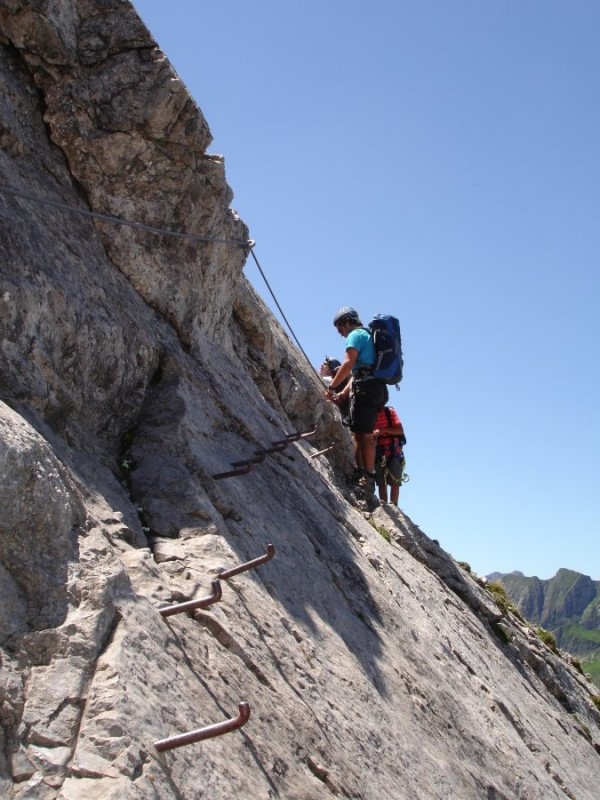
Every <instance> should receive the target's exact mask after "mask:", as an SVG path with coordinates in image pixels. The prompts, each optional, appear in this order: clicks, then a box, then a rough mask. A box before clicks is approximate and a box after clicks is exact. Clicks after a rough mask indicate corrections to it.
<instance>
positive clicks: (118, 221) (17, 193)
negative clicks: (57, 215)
mask: <svg viewBox="0 0 600 800" xmlns="http://www.w3.org/2000/svg"><path fill="white" fill-rule="evenodd" d="M0 193H2V194H7V195H12V196H13V197H18V198H19V199H21V200H27V201H30V202H32V203H37V204H38V205H45V206H49V207H51V208H56V209H59V210H61V211H66V212H68V213H71V214H78V215H79V216H82V217H87V218H88V219H97V220H99V221H100V222H109V223H112V224H115V225H125V226H127V227H129V228H134V229H136V230H141V231H146V232H148V233H155V234H157V235H161V236H173V237H176V238H178V239H187V240H191V241H195V242H203V243H206V244H226V245H232V246H234V247H242V248H244V249H248V250H249V251H250V254H251V255H252V258H253V259H254V262H255V264H256V266H257V268H258V271H259V272H260V275H261V277H262V279H263V281H264V282H265V285H266V287H267V289H268V290H269V293H270V295H271V297H272V298H273V301H274V303H275V305H276V306H277V309H278V310H279V313H280V314H281V317H282V319H283V320H284V322H285V324H286V325H287V327H288V329H289V331H290V333H291V335H292V338H293V339H294V341H295V342H296V344H297V345H298V348H299V349H300V352H301V353H302V355H303V356H304V358H305V359H306V360H307V362H308V363H309V365H310V367H311V369H312V370H313V372H314V373H315V375H316V376H317V378H318V379H319V381H320V380H321V377H320V375H319V373H318V372H317V370H316V369H315V367H314V366H313V363H312V362H311V360H310V358H309V357H308V356H307V354H306V352H305V350H304V348H303V347H302V345H301V344H300V341H299V339H298V337H297V336H296V334H295V332H294V329H293V328H292V326H291V325H290V323H289V320H288V318H287V317H286V315H285V313H284V311H283V309H282V307H281V305H280V303H279V301H278V300H277V297H276V296H275V293H274V292H273V289H272V288H271V285H270V283H269V281H268V280H267V276H266V275H265V272H264V270H263V268H262V267H261V265H260V263H259V261H258V259H257V257H256V254H255V253H254V250H253V249H252V248H253V247H254V241H253V240H252V239H247V240H245V241H243V242H242V241H239V240H236V239H222V238H218V237H215V238H211V237H209V236H200V235H199V234H196V233H185V232H182V231H176V230H173V229H172V228H163V227H160V226H157V225H148V224H147V223H145V222H137V221H135V220H126V219H123V218H122V217H116V216H113V215H111V214H101V213H99V212H97V211H90V210H88V209H85V208H77V207H76V206H71V205H68V204H67V203H61V202H59V201H58V200H50V199H48V198H44V197H39V196H37V195H33V194H29V192H23V191H21V190H19V189H14V188H13V187H11V186H5V185H3V184H0Z"/></svg>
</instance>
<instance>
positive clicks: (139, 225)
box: [0, 184, 254, 248]
mask: <svg viewBox="0 0 600 800" xmlns="http://www.w3.org/2000/svg"><path fill="white" fill-rule="evenodd" d="M0 192H1V193H3V194H10V195H13V196H14V197H19V198H21V200H30V201H31V202H32V203H39V204H40V205H45V206H51V207H52V208H58V209H60V210H61V211H68V212H69V213H71V214H79V215H80V216H82V217H88V218H91V219H97V220H100V221H101V222H112V223H113V224H115V225H126V226H127V227H129V228H135V229H136V230H140V231H147V232H148V233H156V234H159V235H165V236H175V237H177V238H179V239H191V240H192V241H194V242H205V243H208V244H230V245H233V246H235V247H244V248H247V247H252V245H253V244H254V242H253V241H252V239H247V240H246V241H245V242H240V241H237V240H235V239H219V238H211V237H209V236H199V235H198V234H197V233H183V232H182V231H175V230H173V229H172V228H161V227H159V226H157V225H147V224H146V223H145V222H132V221H130V220H127V219H122V218H121V217H114V216H112V215H111V214H99V213H98V212H97V211H88V210H87V209H85V208H76V207H75V206H70V205H67V204H66V203H59V202H58V201H57V200H48V199H46V198H43V197H36V196H35V195H32V194H28V193H27V192H21V191H19V190H18V189H13V188H12V187H10V186H3V185H2V184H0Z"/></svg>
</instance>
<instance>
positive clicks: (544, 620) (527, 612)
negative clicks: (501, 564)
mask: <svg viewBox="0 0 600 800" xmlns="http://www.w3.org/2000/svg"><path fill="white" fill-rule="evenodd" d="M488 578H489V579H491V580H499V581H501V582H502V584H503V585H504V587H505V589H506V593H507V595H508V597H509V598H510V600H511V601H512V602H513V603H514V604H515V605H516V606H517V607H518V609H519V611H520V612H521V613H522V614H523V616H524V617H525V618H526V619H528V620H529V621H530V622H531V623H533V624H535V625H539V626H540V627H541V628H545V629H546V630H549V631H551V632H552V633H553V634H554V637H555V639H556V643H557V645H558V647H560V648H561V649H562V650H567V651H568V652H569V653H571V654H572V655H574V656H576V658H577V659H578V660H579V661H580V662H581V666H582V667H583V670H584V671H585V672H586V673H588V674H589V675H591V677H592V680H593V681H594V683H595V684H596V685H597V686H599V687H600V581H593V580H592V579H591V578H590V577H589V576H588V575H582V574H581V573H579V572H574V571H573V570H569V569H559V570H558V572H557V573H556V575H555V576H554V577H553V578H550V579H549V580H540V579H539V578H537V577H535V576H533V577H527V576H525V575H523V574H522V573H521V572H510V573H507V574H503V573H494V574H493V575H489V576H488Z"/></svg>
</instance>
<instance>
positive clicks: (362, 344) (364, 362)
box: [346, 328, 375, 372]
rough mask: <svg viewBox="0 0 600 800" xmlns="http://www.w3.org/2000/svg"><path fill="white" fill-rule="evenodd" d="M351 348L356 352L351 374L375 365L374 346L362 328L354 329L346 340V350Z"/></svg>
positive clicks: (368, 334) (371, 339) (369, 336)
mask: <svg viewBox="0 0 600 800" xmlns="http://www.w3.org/2000/svg"><path fill="white" fill-rule="evenodd" d="M349 347H353V348H354V349H355V350H358V355H357V356H356V363H355V364H354V367H353V369H352V372H357V371H358V370H360V369H365V367H371V366H373V364H374V363H375V345H374V344H373V338H372V337H371V334H370V333H369V332H368V331H366V330H365V329H364V328H355V329H354V330H353V331H352V332H351V333H350V334H349V335H348V338H347V339H346V350H347V349H348V348H349Z"/></svg>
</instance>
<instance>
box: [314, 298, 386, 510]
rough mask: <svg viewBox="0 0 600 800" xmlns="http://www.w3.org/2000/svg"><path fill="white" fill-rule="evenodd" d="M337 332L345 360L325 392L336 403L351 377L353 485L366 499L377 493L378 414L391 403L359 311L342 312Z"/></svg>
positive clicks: (336, 320) (335, 321)
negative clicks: (337, 392)
mask: <svg viewBox="0 0 600 800" xmlns="http://www.w3.org/2000/svg"><path fill="white" fill-rule="evenodd" d="M333 324H334V326H335V328H336V330H337V332H338V333H339V334H340V335H341V336H344V337H345V338H346V356H345V358H344V361H343V362H342V365H341V367H340V368H339V369H338V371H337V372H336V374H335V376H334V378H333V380H332V381H331V383H330V385H329V388H328V389H327V392H326V395H325V396H326V397H327V399H328V400H330V401H333V395H334V392H335V390H336V389H337V388H338V386H340V385H341V384H342V383H343V381H345V380H346V379H347V378H348V377H352V380H351V381H350V383H349V384H348V385H347V386H346V388H345V389H344V390H343V391H342V392H341V395H342V396H344V394H346V393H347V394H348V396H349V399H350V415H349V427H350V431H351V432H352V438H353V440H354V457H355V461H356V464H355V469H354V474H353V476H352V479H353V482H354V483H356V484H357V485H358V487H359V488H361V489H362V490H363V491H364V492H365V494H366V495H372V494H373V492H374V491H375V440H374V439H373V430H374V428H375V420H376V419H377V412H378V411H379V410H380V409H381V408H383V407H384V406H385V404H386V403H387V400H388V391H387V386H386V385H385V383H384V381H382V380H379V379H378V378H374V377H373V376H372V375H371V369H372V367H373V364H374V363H375V346H374V344H373V339H372V337H371V334H370V333H369V331H368V330H367V329H366V328H363V325H362V322H361V321H360V317H359V315H358V311H356V310H355V309H354V308H351V307H350V306H344V307H343V308H341V309H340V310H339V311H338V312H337V314H336V315H335V317H334V318H333Z"/></svg>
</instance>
